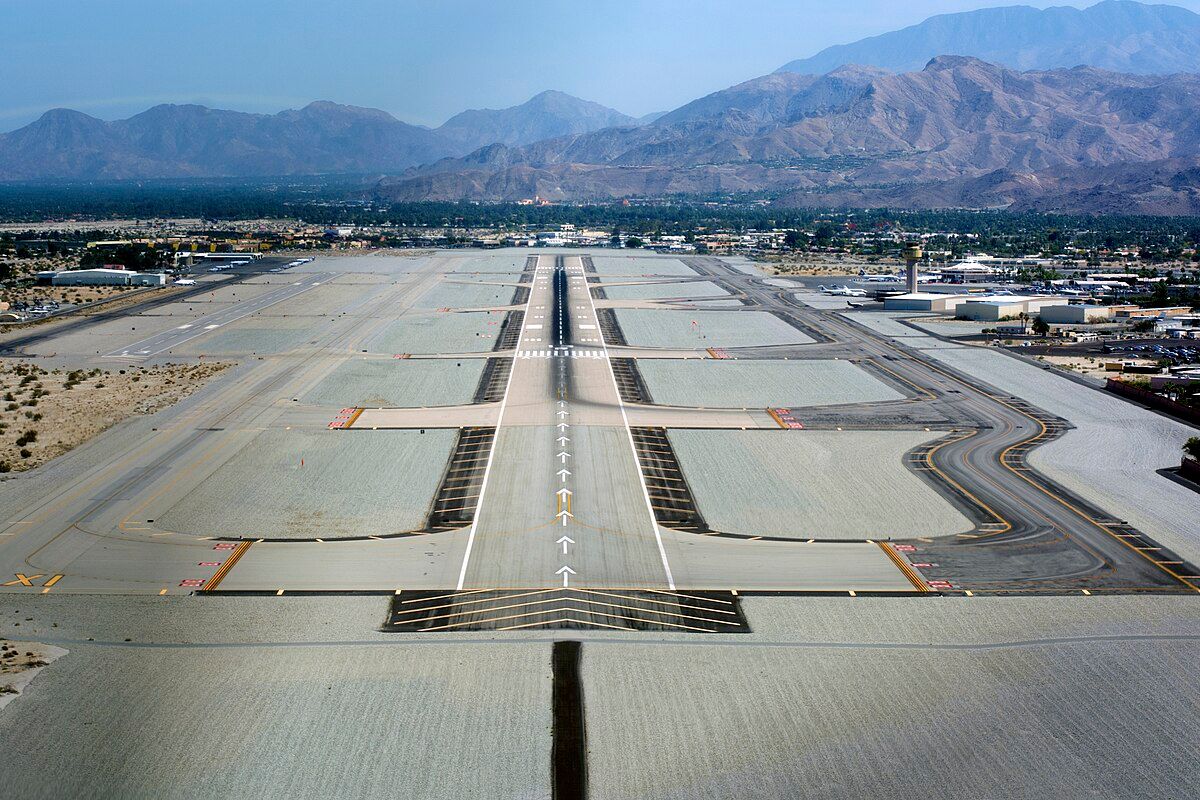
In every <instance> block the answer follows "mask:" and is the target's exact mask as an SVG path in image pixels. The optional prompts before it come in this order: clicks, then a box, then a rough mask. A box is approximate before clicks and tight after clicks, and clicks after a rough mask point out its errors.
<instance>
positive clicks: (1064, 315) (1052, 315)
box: [1039, 303, 1113, 325]
mask: <svg viewBox="0 0 1200 800" xmlns="http://www.w3.org/2000/svg"><path fill="white" fill-rule="evenodd" d="M1039 316H1041V318H1042V321H1043V322H1045V323H1047V324H1049V325H1083V324H1087V323H1093V322H1109V321H1111V320H1112V318H1113V310H1112V308H1110V307H1109V306H1094V305H1087V304H1080V303H1076V304H1072V305H1066V306H1046V307H1045V308H1043V309H1042V310H1041V311H1040V312H1039Z"/></svg>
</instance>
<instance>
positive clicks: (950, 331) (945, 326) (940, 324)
mask: <svg viewBox="0 0 1200 800" xmlns="http://www.w3.org/2000/svg"><path fill="white" fill-rule="evenodd" d="M913 324H915V325H916V326H917V327H918V328H921V329H922V330H927V331H929V332H930V333H936V334H937V335H938V336H948V337H951V338H954V337H957V336H977V335H979V334H981V333H983V329H984V328H994V327H996V326H997V325H1003V324H1005V323H1003V322H975V321H973V320H966V319H958V320H956V319H949V318H938V317H928V318H925V319H917V320H913Z"/></svg>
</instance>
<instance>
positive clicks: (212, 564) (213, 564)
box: [197, 561, 221, 567]
mask: <svg viewBox="0 0 1200 800" xmlns="http://www.w3.org/2000/svg"><path fill="white" fill-rule="evenodd" d="M197 566H201V567H219V566H221V562H220V561H201V562H200V563H199V564H198V565H197Z"/></svg>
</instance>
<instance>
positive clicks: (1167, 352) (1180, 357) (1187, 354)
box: [1103, 344, 1200, 366]
mask: <svg viewBox="0 0 1200 800" xmlns="http://www.w3.org/2000/svg"><path fill="white" fill-rule="evenodd" d="M1103 351H1104V352H1105V353H1128V354H1129V355H1132V356H1138V357H1140V358H1153V359H1156V360H1159V361H1170V362H1171V365H1172V366H1179V365H1181V364H1194V363H1196V362H1198V361H1200V350H1198V349H1196V348H1195V347H1190V346H1188V345H1182V344H1131V345H1119V344H1106V345H1104V348H1103Z"/></svg>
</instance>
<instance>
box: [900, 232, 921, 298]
mask: <svg viewBox="0 0 1200 800" xmlns="http://www.w3.org/2000/svg"><path fill="white" fill-rule="evenodd" d="M923 257H924V253H922V252H921V243H920V242H909V243H908V244H906V245H904V266H905V276H904V277H905V281H904V289H905V291H907V292H908V293H909V294H912V293H913V292H915V291H917V264H919V263H920V262H921V259H922V258H923Z"/></svg>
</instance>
